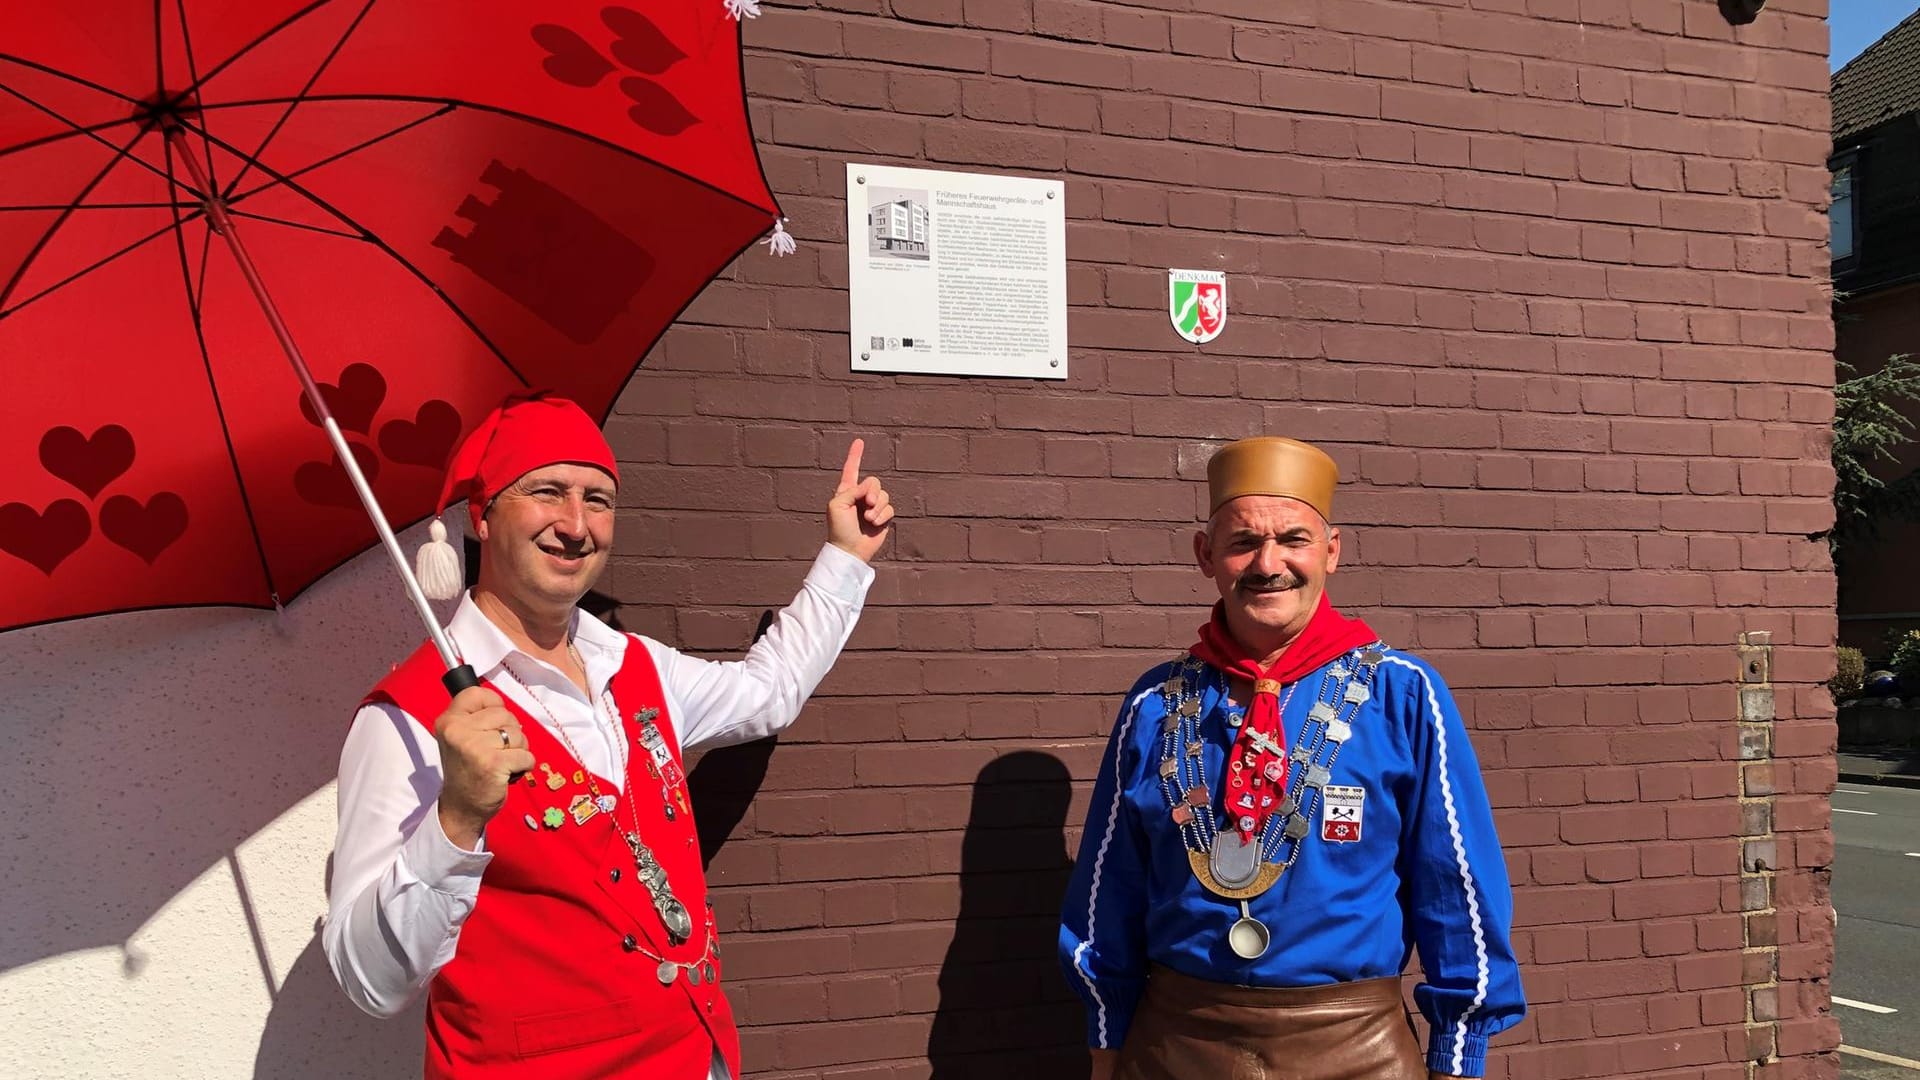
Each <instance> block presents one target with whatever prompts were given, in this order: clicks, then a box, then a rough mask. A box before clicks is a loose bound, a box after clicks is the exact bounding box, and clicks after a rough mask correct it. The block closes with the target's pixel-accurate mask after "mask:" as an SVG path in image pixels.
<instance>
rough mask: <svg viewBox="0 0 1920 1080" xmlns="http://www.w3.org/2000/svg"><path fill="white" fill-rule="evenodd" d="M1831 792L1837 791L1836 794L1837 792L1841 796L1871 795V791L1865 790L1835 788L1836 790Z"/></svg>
mask: <svg viewBox="0 0 1920 1080" xmlns="http://www.w3.org/2000/svg"><path fill="white" fill-rule="evenodd" d="M1833 790H1835V791H1837V792H1839V793H1840V794H1842V795H1871V794H1873V792H1871V791H1868V790H1867V789H1866V788H1852V787H1837V788H1834V789H1833Z"/></svg>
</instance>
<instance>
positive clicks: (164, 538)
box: [100, 491, 187, 566]
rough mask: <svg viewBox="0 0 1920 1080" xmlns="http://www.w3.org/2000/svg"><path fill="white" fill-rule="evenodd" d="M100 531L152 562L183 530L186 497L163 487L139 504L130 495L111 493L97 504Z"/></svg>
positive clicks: (138, 501)
mask: <svg viewBox="0 0 1920 1080" xmlns="http://www.w3.org/2000/svg"><path fill="white" fill-rule="evenodd" d="M100 531H101V532H103V533H105V534H106V536H107V539H109V540H111V541H113V542H114V543H116V544H119V545H120V546H121V547H123V548H126V549H127V550H128V551H131V552H133V553H134V554H135V555H138V556H140V557H141V558H142V559H145V560H146V561H147V565H148V566H152V565H153V561H154V560H155V559H158V558H159V557H160V553H161V552H163V551H165V550H167V548H168V547H170V546H172V544H173V542H174V541H175V540H178V539H180V536H181V534H183V533H185V532H186V531H187V504H186V500H184V499H182V498H180V496H178V495H175V494H174V493H173V492H171V491H163V492H161V493H159V494H158V495H155V496H154V497H153V498H151V499H148V500H147V502H146V505H144V506H142V505H141V504H140V500H138V499H136V498H133V497H132V496H130V495H115V496H114V497H113V498H111V499H108V500H107V502H106V505H104V506H102V507H101V508H100Z"/></svg>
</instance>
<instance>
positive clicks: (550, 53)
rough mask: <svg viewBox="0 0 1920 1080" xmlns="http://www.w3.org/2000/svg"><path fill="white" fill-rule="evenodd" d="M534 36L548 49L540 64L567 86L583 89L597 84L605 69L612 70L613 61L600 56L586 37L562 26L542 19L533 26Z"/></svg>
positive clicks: (534, 38)
mask: <svg viewBox="0 0 1920 1080" xmlns="http://www.w3.org/2000/svg"><path fill="white" fill-rule="evenodd" d="M533 40H534V43H535V44H537V45H539V46H540V47H541V48H543V49H545V50H547V58H546V59H545V60H542V61H540V66H541V67H543V68H545V69H546V72H547V74H549V75H551V76H553V77H554V78H555V79H558V80H559V81H561V82H563V83H566V84H567V85H568V86H578V87H581V88H583V89H584V88H586V87H589V86H598V85H600V80H601V79H604V78H606V77H607V72H609V71H612V70H613V62H612V61H610V60H608V59H607V58H606V57H604V56H601V55H600V51H599V50H598V49H595V48H594V47H593V46H592V45H589V44H588V43H587V39H585V38H583V37H581V36H580V35H579V34H576V33H574V32H573V31H571V30H569V29H567V28H566V27H564V26H555V25H553V24H552V23H541V24H540V25H538V26H536V27H534V28H533Z"/></svg>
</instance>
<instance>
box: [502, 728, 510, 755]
mask: <svg viewBox="0 0 1920 1080" xmlns="http://www.w3.org/2000/svg"><path fill="white" fill-rule="evenodd" d="M511 746H513V736H511V735H509V734H507V729H506V728H501V729H500V749H502V750H506V749H508V748H510V747H511Z"/></svg>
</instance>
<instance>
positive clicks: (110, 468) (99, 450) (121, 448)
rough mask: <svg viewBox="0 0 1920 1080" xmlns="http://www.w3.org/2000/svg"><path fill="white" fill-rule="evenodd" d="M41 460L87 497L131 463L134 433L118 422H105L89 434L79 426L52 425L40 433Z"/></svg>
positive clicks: (94, 495)
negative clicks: (84, 432)
mask: <svg viewBox="0 0 1920 1080" xmlns="http://www.w3.org/2000/svg"><path fill="white" fill-rule="evenodd" d="M40 464H41V465H42V466H43V467H45V468H46V470H47V471H48V472H49V473H52V474H53V475H54V476H56V477H58V478H60V479H62V480H65V481H66V482H67V483H69V484H72V485H73V486H74V487H77V488H79V489H80V490H81V491H84V492H86V493H87V498H89V499H92V498H96V497H98V496H99V494H100V493H101V492H102V491H105V490H106V488H107V485H108V484H111V483H113V482H114V481H115V480H118V479H119V478H120V476H121V474H123V473H125V472H126V471H127V470H128V469H130V468H132V467H133V436H132V435H130V434H128V432H127V429H126V428H123V427H121V426H120V425H119V424H108V425H106V426H105V427H103V428H101V429H100V430H98V431H96V432H94V433H93V435H92V436H91V437H89V436H86V435H82V434H80V430H79V429H78V428H70V427H65V426H62V427H57V428H51V429H49V430H48V431H47V433H46V434H45V435H42V436H40Z"/></svg>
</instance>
